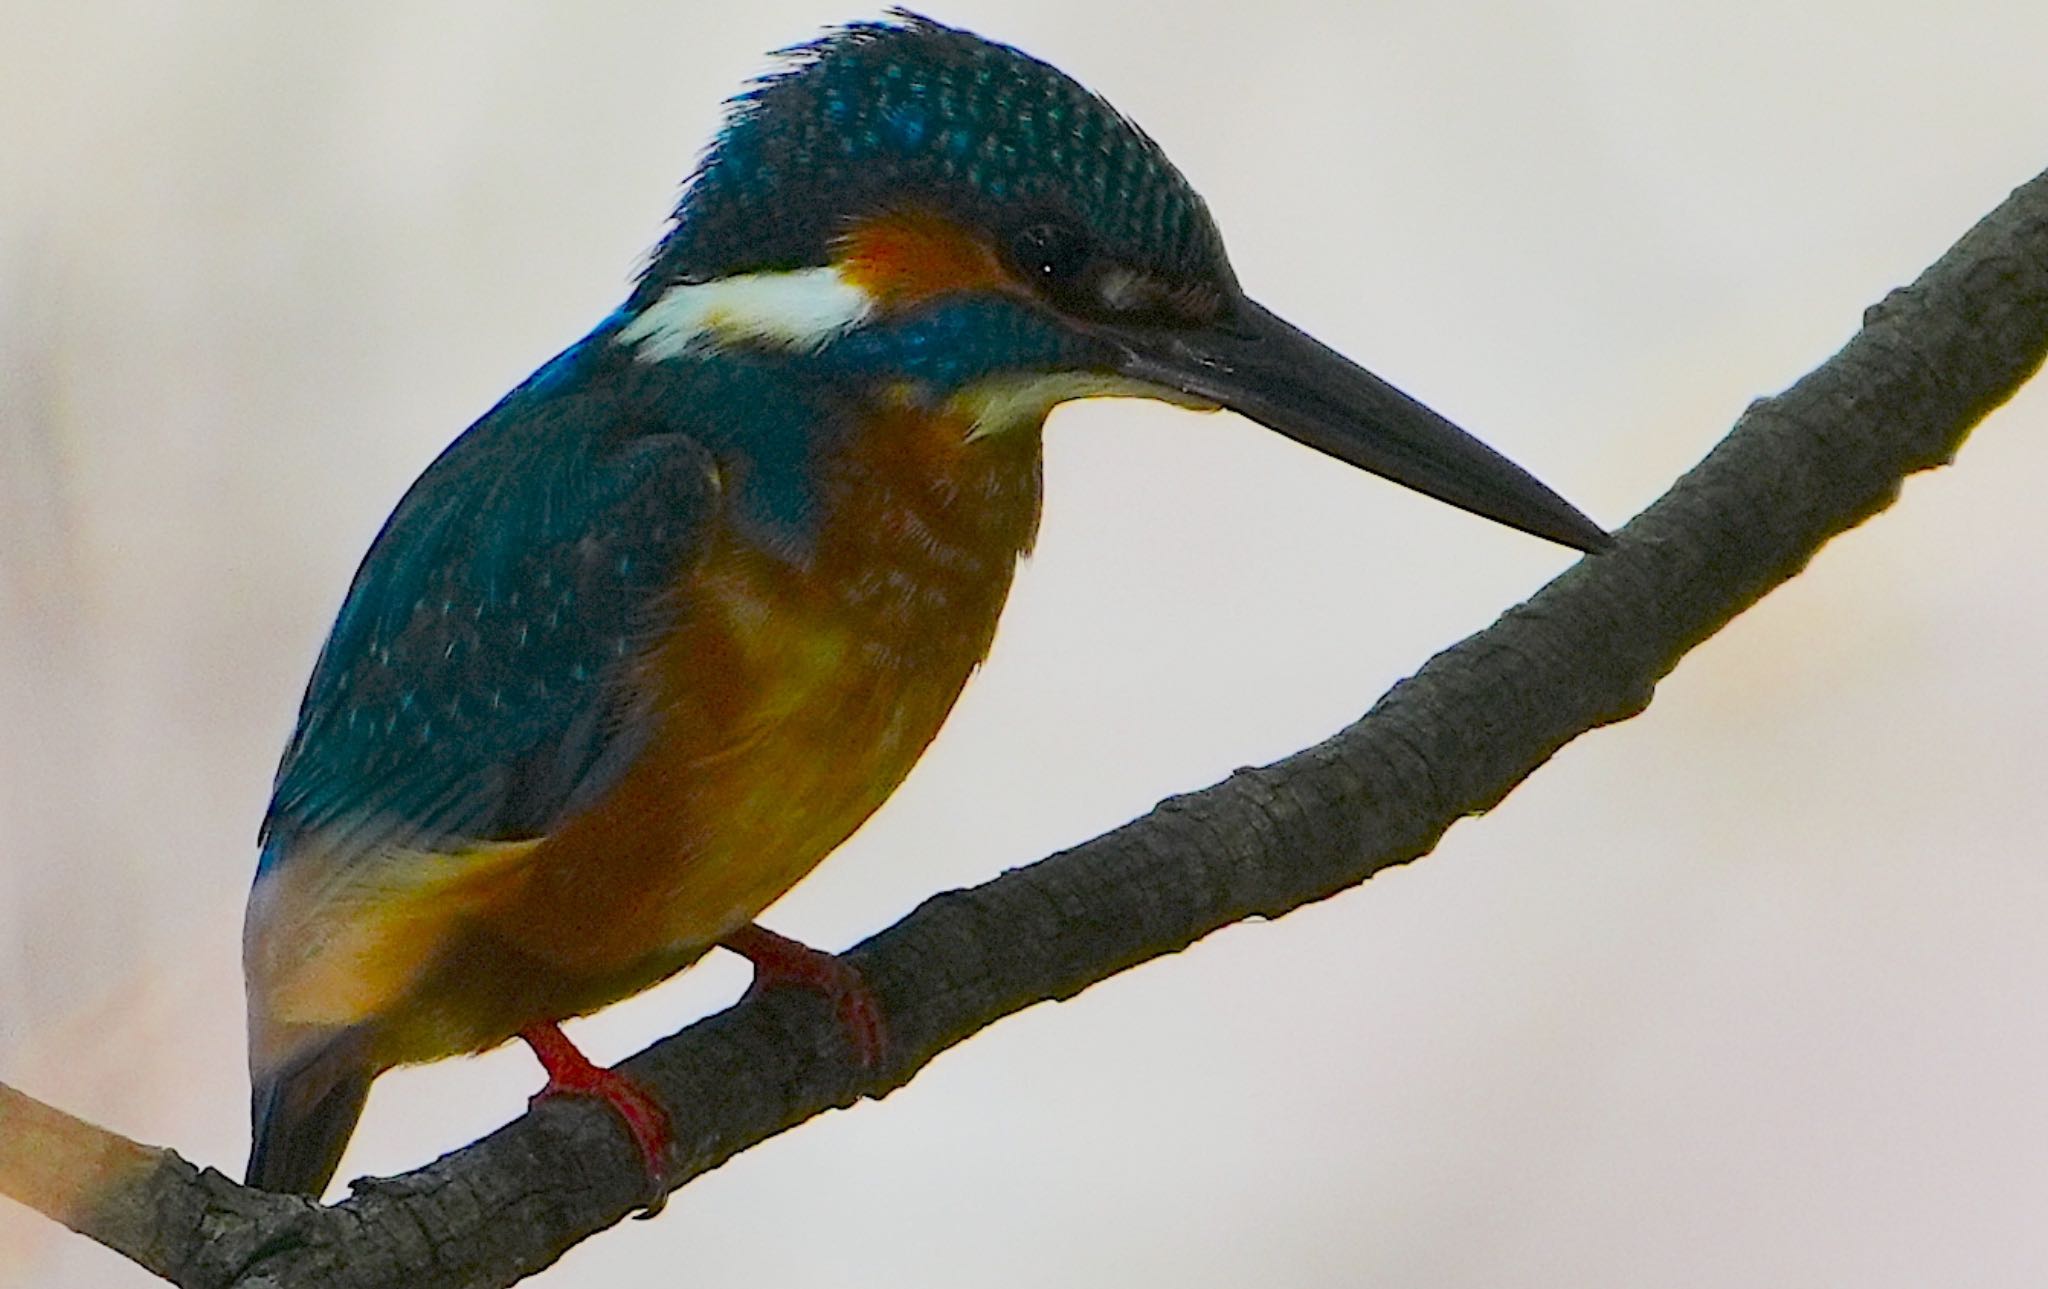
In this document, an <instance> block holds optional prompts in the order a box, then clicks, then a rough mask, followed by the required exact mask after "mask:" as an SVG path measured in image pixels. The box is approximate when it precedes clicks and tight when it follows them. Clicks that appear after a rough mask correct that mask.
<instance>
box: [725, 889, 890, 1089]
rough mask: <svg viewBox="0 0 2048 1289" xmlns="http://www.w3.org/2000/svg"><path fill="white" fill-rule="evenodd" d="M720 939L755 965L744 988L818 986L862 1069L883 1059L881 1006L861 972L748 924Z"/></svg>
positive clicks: (885, 1033)
mask: <svg viewBox="0 0 2048 1289" xmlns="http://www.w3.org/2000/svg"><path fill="white" fill-rule="evenodd" d="M719 943H721V944H723V945H724V946H725V947H726V948H728V949H730V950H732V951H733V952H734V953H737V954H739V955H740V956H741V957H743V958H745V959H746V960H747V961H749V962H751V963H753V964H754V983H753V986H752V988H750V989H748V990H747V992H748V993H752V992H754V990H756V989H773V988H774V987H775V986H777V985H801V986H803V987H804V988H806V989H815V990H817V991H818V992H819V993H822V994H824V995H825V997H827V998H829V999H831V1000H832V1007H833V1010H834V1011H836V1012H838V1013H839V1023H840V1025H841V1026H842V1027H844V1029H845V1030H846V1038H847V1041H848V1042H850V1043H852V1044H853V1053H854V1056H855V1057H856V1058H858V1059H859V1061H860V1064H861V1068H863V1069H869V1070H872V1069H874V1068H875V1067H876V1066H877V1065H879V1064H881V1062H882V1051H883V1049H884V1048H886V1047H887V1046H888V1041H889V1039H888V1031H887V1030H885V1029H884V1028H883V1027H882V1009H881V1007H880V1006H878V1005H877V1004H876V1002H875V996H874V994H873V993H871V992H869V990H868V982H867V981H865V980H862V979H861V978H860V972H858V971H856V970H854V969H853V968H852V967H849V966H847V965H846V964H845V963H844V962H842V961H840V960H839V959H838V958H835V957H833V956H832V955H831V954H829V953H823V952H821V951H819V950H817V949H813V948H811V947H810V946H809V945H807V944H799V943H798V942H797V941H795V940H792V939H790V938H789V937H788V936H782V935H777V934H775V933H774V932H773V931H770V930H768V929H767V928H765V927H762V926H757V925H754V924H752V923H749V924H748V925H746V926H743V927H741V928H740V929H739V930H737V931H735V932H733V933H732V934H731V935H729V936H727V937H726V938H725V939H724V940H722V941H720V942H719Z"/></svg>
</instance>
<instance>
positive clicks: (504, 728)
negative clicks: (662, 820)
mask: <svg viewBox="0 0 2048 1289" xmlns="http://www.w3.org/2000/svg"><path fill="white" fill-rule="evenodd" d="M600 347H601V348H605V349H608V348H609V346H601V344H600V342H599V341H598V339H597V338H596V337H593V338H592V339H591V340H587V341H585V342H584V343H583V344H582V345H579V346H578V347H577V348H575V349H571V350H570V351H568V352H567V353H565V354H564V355H563V356H562V357H560V358H558V359H556V360H555V362H553V363H551V364H549V365H548V366H547V367H544V368H542V369H541V371H540V372H539V373H537V374H536V375H535V376H534V377H533V378H532V379H531V380H529V381H528V382H527V383H526V384H525V385H523V386H521V387H520V388H519V389H517V390H514V391H513V392H512V393H511V394H510V395H508V396H507V397H506V398H505V399H504V401H503V402H501V403H500V404H499V405H498V406H497V407H495V408H493V409H492V410H491V411H490V412H489V413H487V414H486V415H485V416H484V417H483V418H482V419H481V420H479V421H478V422H477V423H476V424H475V425H473V426H472V427H470V429H469V430H468V431H466V432H465V433H464V434H463V435H462V437H460V438H459V439H457V440H456V441H455V442H454V443H453V444H452V445H450V447H449V448H448V450H447V451H446V452H444V453H443V454H442V455H441V457H440V458H439V459H438V460H437V461H435V462H434V464H433V465H432V466H430V467H429V468H428V469H427V471H426V472H425V473H424V474H423V475H421V477H420V478H419V480H418V481H417V482H416V483H415V484H414V485H413V487H412V488H411V490H410V491H409V492H407V494H406V496H405V498H404V499H403V500H402V501H401V502H400V503H399V505H398V508H397V509H396V510H395V511H394V512H393V513H392V515H391V518H390V519H389V520H388V521H386V523H385V526H384V530H383V531H382V532H381V533H380V534H379V535H378V537H377V540H376V542H375V543H374V544H373V545H372V546H371V548H370V552H369V554H368V555H367V556H366V557H365V558H364V560H363V564H362V567H361V568H360V569H359V570H358V571H357V574H356V578H355V582H354V584H353V585H352V586H351V587H350V590H349V594H348V598H347V600H346V601H345V602H344V604H343V606H342V609H341V613H340V616H339V618H338V619H337V620H336V622H335V625H334V630H333V632H332V634H331V635H330V636H329V638H328V641H327V644H326V647H325V649H323V651H322V652H321V655H320V660H319V662H318V664H317V665H316V666H315V668H314V671H313V676H312V679H311V681H310V682H309V684H308V686H307V689H306V696H305V701H304V703H303V705H302V707H301V709H300V713H299V722H298V728H297V731H296V732H295V733H294V735H293V737H292V740H291V743H290V745H289V746H288V747H287V749H286V751H285V755H284V760H283V763H282V764H281V765H280V767H279V769H278V777H277V783H276V790H275V793H274V795H273V797H272V801H271V806H270V811H269V814H268V816H267V817H266V819H265V821H264V832H265V837H266V841H267V842H268V844H267V845H266V847H265V850H264V866H265V868H266V869H267V868H268V867H270V866H271V865H272V864H273V863H275V862H277V860H278V859H279V857H280V856H282V855H284V854H285V853H287V852H288V851H289V850H290V849H291V848H292V843H293V841H294V839H296V838H298V837H301V836H304V835H306V834H308V833H311V832H315V831H317V832H320V833H321V834H322V835H323V848H325V849H328V850H329V851H330V852H332V850H333V849H334V848H335V843H336V841H337V840H338V839H340V838H345V839H346V840H345V842H344V844H343V845H342V846H341V847H340V849H342V850H344V851H350V852H358V853H361V852H367V851H369V850H371V849H375V848H381V847H386V846H391V845H402V846H406V847H414V846H418V847H421V848H423V849H429V850H432V849H439V848H441V847H440V845H439V843H443V842H446V841H449V840H451V839H457V840H460V841H462V842H488V841H499V840H513V839H518V838H525V837H533V836H539V835H542V834H544V833H545V832H547V831H548V830H549V829H550V827H551V826H552V825H554V824H555V823H557V822H558V821H559V820H560V819H562V818H563V817H564V816H566V815H567V814H570V813H573V812H574V811H575V810H576V809H578V808H579V807H580V806H582V805H583V804H586V803H588V802H589V801H591V800H593V799H594V798H595V797H596V796H598V795H601V794H602V792H603V791H604V790H605V789H606V788H607V787H608V786H610V785H611V784H612V783H614V782H615V781H616V779H617V777H618V776H619V775H620V774H621V773H622V772H623V771H624V770H625V768H626V767H627V766H628V765H630V764H631V762H632V760H633V757H634V755H635V753H637V751H638V750H639V748H640V747H641V746H642V745H643V744H644V742H645V739H646V737H647V734H648V732H649V726H650V724H651V721H652V717H651V715H650V714H649V713H648V712H647V711H646V710H645V702H644V699H643V697H642V695H641V693H640V692H639V689H638V687H637V686H636V684H635V683H634V674H633V673H634V669H635V667H636V665H637V664H638V663H639V662H640V660H641V659H643V658H644V657H645V655H646V652H647V649H648V648H649V646H650V645H651V644H653V643H654V642H655V641H657V640H659V639H660V638H661V637H662V636H663V635H664V634H665V632H666V631H667V630H668V629H669V628H670V627H671V626H672V625H673V621H674V619H675V616H676V615H677V614H678V613H680V612H682V611H684V607H685V606H683V605H682V604H681V603H680V596H679V594H678V588H679V586H680V584H681V583H682V582H683V580H684V578H685V575H686V573H687V570H688V566H689V564H690V563H691V561H692V560H693V559H695V558H696V556H697V554H698V553H699V551H700V549H701V545H702V538H703V536H704V533H705V530H706V528H707V526H708V521H709V519H710V518H711V516H712V514H713V511H714V509H715V507H716V506H717V497H718V482H717V478H718V476H717V470H716V467H715V465H714V463H713V460H712V457H711V456H710V454H709V453H708V451H707V450H706V449H705V448H704V447H703V446H702V444H701V443H700V442H699V441H698V439H697V438H695V437H693V436H691V435H689V434H687V433H684V432H682V431H681V430H679V429H678V428H676V425H675V422H674V421H673V420H671V419H669V418H668V414H666V413H664V411H663V402H664V401H667V400H656V399H653V398H651V397H649V396H648V395H649V391H646V390H645V389H644V388H643V389H640V390H639V391H638V394H637V396H628V395H629V394H632V393H633V388H632V386H631V384H630V383H626V384H621V383H620V382H617V381H607V380H603V379H586V378H584V373H583V372H582V371H581V368H583V367H587V366H589V365H590V364H592V363H593V362H600V361H603V360H604V358H605V357H606V355H603V354H598V355H595V356H593V354H592V353H591V351H593V350H597V349H599V348H600Z"/></svg>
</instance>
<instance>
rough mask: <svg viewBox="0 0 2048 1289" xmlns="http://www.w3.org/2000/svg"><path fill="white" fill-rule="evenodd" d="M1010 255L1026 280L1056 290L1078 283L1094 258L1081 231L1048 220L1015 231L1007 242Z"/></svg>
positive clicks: (1069, 225) (1068, 225)
mask: <svg viewBox="0 0 2048 1289" xmlns="http://www.w3.org/2000/svg"><path fill="white" fill-rule="evenodd" d="M1010 254H1011V256H1012V257H1013V258H1014V259H1015V261H1016V264H1017V267H1018V268H1019V269H1020V270H1022V271H1023V273H1024V275H1025V277H1027V278H1029V279H1030V280H1031V281H1033V282H1036V283H1038V284H1039V285H1040V286H1045V287H1052V288H1055V289H1057V288H1061V287H1068V286H1071V285H1073V284H1074V283H1075V282H1077V281H1078V280H1079V279H1080V277H1081V274H1082V272H1083V271H1084V270H1085V269H1087V267H1088V264H1089V261H1090V260H1091V259H1092V258H1093V254H1092V252H1091V250H1090V248H1089V246H1088V239H1087V237H1086V236H1085V235H1084V234H1083V233H1082V232H1081V230H1079V229H1077V228H1075V227H1074V226H1072V225H1071V224H1061V223H1055V222H1053V221H1051V220H1041V221H1040V222H1038V223H1035V224H1026V225H1025V226H1024V227H1022V228H1020V229H1018V230H1017V232H1016V234H1015V235H1014V236H1013V237H1011V239H1010Z"/></svg>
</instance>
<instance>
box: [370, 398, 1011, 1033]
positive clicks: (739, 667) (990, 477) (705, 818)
mask: <svg viewBox="0 0 2048 1289" xmlns="http://www.w3.org/2000/svg"><path fill="white" fill-rule="evenodd" d="M1038 485H1039V457H1038V435H1037V434H1036V433H1035V431H1030V430H1027V431H1025V432H1019V433H1013V434H1007V435H1003V436H1001V437H999V438H995V439H989V440H982V441H977V442H972V443H970V442H968V441H967V439H966V436H965V434H964V433H963V431H962V427H961V426H960V425H959V424H958V423H957V422H950V421H940V420H938V419H936V418H913V417H911V416H908V415H904V416H901V417H899V418H895V419H894V420H893V422H892V423H885V424H882V425H879V426H876V427H874V428H873V429H872V430H871V432H869V433H867V434H865V435H863V436H861V439H860V441H859V442H858V443H856V444H855V445H854V447H853V448H852V449H850V450H849V452H848V454H847V455H846V457H845V458H844V459H842V460H840V461H838V462H836V463H834V469H833V473H832V475H831V476H830V483H829V486H828V487H827V488H826V489H825V493H824V501H825V511H826V516H827V517H826V519H825V520H824V521H823V523H822V524H821V528H820V532H821V536H820V539H819V541H818V544H817V547H816V549H815V551H814V553H813V555H812V558H811V559H809V560H808V561H806V562H804V563H802V564H795V563H791V562H787V561H784V560H781V559H778V558H775V557H773V556H770V555H768V554H765V553H763V552H761V551H760V550H758V549H756V548H754V547H752V546H751V545H749V544H748V543H747V542H746V541H744V540H743V539H742V538H740V537H739V536H737V535H735V534H733V533H731V532H730V531H722V532H720V533H719V534H717V535H715V536H714V537H713V538H712V540H711V542H710V543H709V548H708V550H707V552H706V555H705V557H704V558H703V560H702V561H700V562H699V563H698V565H697V566H696V567H695V568H694V569H693V571H692V573H691V575H690V577H689V579H688V581H687V582H686V584H685V585H684V586H682V587H680V588H679V594H680V596H681V597H682V599H681V603H682V606H683V608H682V622H681V624H680V626H679V628H678V630H677V631H676V632H675V634H674V635H673V636H672V637H671V638H670V639H669V640H667V641H666V642H664V644H663V645H662V647H660V648H659V649H658V650H657V651H656V652H655V653H654V655H653V657H652V658H651V659H650V660H649V663H648V666H647V669H646V674H645V676H644V678H643V683H644V684H645V685H646V686H647V690H648V694H649V698H650V701H651V702H653V703H654V704H655V705H656V709H657V711H658V713H659V727H658V733H657V734H656V735H655V737H654V739H653V740H652V742H651V743H650V745H649V746H648V747H647V749H646V750H645V751H644V752H643V753H642V754H641V756H640V758H639V760H638V761H637V762H636V763H635V764H634V766H633V767H632V768H631V769H630V770H629V771H628V772H627V774H626V775H625V776H624V778H623V779H622V780H621V782H620V784H619V786H618V787H617V788H616V789H615V790H614V791H613V792H612V793H611V794H609V795H608V796H607V797H606V798H605V799H603V800H602V801H599V802H598V803H596V804H595V805H593V806H592V807H591V808H590V809H589V810H588V811H586V812H585V813H584V814H582V815H580V816H579V817H577V818H576V819H574V820H572V821H570V822H569V823H568V824H567V825H566V826H564V827H563V828H562V829H561V830H560V831H558V832H556V833H555V834H553V835H551V836H549V837H547V838H545V839H543V840H541V841H540V843H539V844H538V845H536V846H535V847H534V848H533V850H532V851H531V853H530V854H529V855H527V856H526V857H525V859H524V860H523V862H521V863H520V864H519V866H518V868H519V871H518V872H517V873H516V874H515V875H511V876H510V877H509V878H508V879H507V880H503V881H501V882H498V883H496V884H495V885H494V887H493V893H492V895H491V897H490V898H489V899H488V900H487V901H486V903H485V907H483V908H481V909H477V910H473V911H472V912H470V913H469V914H468V915H467V916H466V917H465V919H464V926H463V928H462V929H461V930H460V931H459V932H457V933H456V934H454V935H452V936H451V937H450V942H449V947H448V949H447V951H446V952H445V953H444V954H443V955H442V956H441V960H440V962H439V963H438V964H437V966H436V967H435V968H433V969H430V970H429V971H428V972H427V973H426V974H425V975H424V976H423V977H422V978H421V979H420V980H419V981H418V984H417V987H416V988H415V989H414V990H413V991H411V997H410V998H409V999H408V1000H406V1001H405V1002H404V1003H402V1004H401V1005H400V1006H398V1007H396V1008H393V1009H391V1011H390V1012H388V1013H387V1014H386V1039H385V1041H384V1043H383V1044H381V1047H382V1048H383V1055H384V1057H385V1058H386V1059H387V1060H388V1061H390V1062H391V1063H398V1062H404V1061H418V1060H428V1059H433V1058H435V1057H438V1056H441V1055H446V1054H449V1053H451V1052H456V1051H464V1050H475V1049H477V1048H482V1047H488V1046H491V1045H493V1044H495V1043H497V1042H500V1041H502V1040H503V1039H505V1038H507V1037H509V1036H510V1035H511V1034H512V1033H513V1032H515V1031H516V1030H517V1029H519V1028H520V1027H522V1026H524V1025H526V1024H529V1023H531V1022H533V1021H535V1020H538V1019H560V1018H562V1017H565V1016H570V1015H577V1014H581V1013H584V1012H588V1011H592V1010H595V1009H596V1008H598V1007H601V1006H604V1005H605V1004H607V1003H610V1002H613V1001H616V1000H617V999H619V998H622V997H625V996H627V995H630V994H632V993H634V992H637V991H638V990H640V989H643V988H646V987H647V986H648V985H649V984H652V983H654V982H655V981H657V980H659V979H661V978H663V977H665V976H667V975H669V974H671V973H673V972H675V971H677V970H680V969H681V968H683V967H685V966H688V965H689V964H690V963H691V962H692V961H694V960H695V959H696V958H697V957H699V956H701V955H702V954H703V953H704V952H706V951H707V950H708V949H709V948H710V947H711V946H713V945H715V944H716V943H717V942H718V941H719V940H720V939H722V938H723V937H724V936H726V935H728V934H729V933H731V932H732V931H733V930H735V929H737V928H739V927H741V926H743V925H745V924H746V923H748V922H750V921H752V920H753V919H754V917H755V916H756V915H757V914H759V913H760V912H761V910H762V909H764V908H766V907H767V906H768V905H769V904H771V903H773V902H774V901H775V900H776V899H777V898H779V897H780V896H781V895H782V894H783V893H784V892H786V891H787V890H788V889H789V888H790V887H791V886H794V885H795V884H796V883H797V882H798V881H799V880H801V879H802V878H803V876H804V875H805V874H806V873H808V872H809V871H810V870H811V869H812V868H813V867H815V866H816V865H817V864H818V862H819V861H821V860H822V859H824V858H825V856H826V855H827V854H829V853H830V852H831V851H832V850H833V849H834V848H836V847H837V846H838V845H839V844H840V843H841V842H843V841H844V840H845V839H846V838H847V837H848V836H850V835H851V834H852V833H853V831H854V830H855V829H856V828H858V827H859V826H860V825H861V823H862V822H863V821H865V820H866V819H867V818H868V816H869V815H871V814H872V813H873V812H874V811H875V809H876V808H877V807H879V806H880V805H881V804H882V802H883V801H884V800H886V799H887V797H888V796H889V794H890V793H891V792H892V791H894V790H895V788H896V787H897V785H898V784H900V783H901V782H902V781H903V779H904V777H905V776H906V775H907V774H909V772H910V769H911V767H912V766H913V765H914V764H916V761H917V758H918V757H919V755H920V754H921V753H922V752H923V751H924V749H925V747H926V745H927V744H929V743H930V741H931V740H932V738H933V737H934V736H935V735H936V734H937V733H938V730H939V726H940V725H941V724H942V723H943V722H944V720H945V718H946V715H947V713H948V712H949V711H951V709H952V706H953V703H954V701H955V700H956V699H957V698H958V697H959V694H960V691H961V689H962V687H963V686H964V685H965V684H966V682H967V679H968V677H969V676H970V675H971V674H972V672H973V670H974V668H975V667H976V666H977V665H979V663H980V662H981V660H982V659H983V658H984V657H985V656H986V655H987V652H988V647H989V644H990V642H991V641H992V639H993V637H994V633H995V626H996V619H997V617H998V616H999V615H1000V613H1001V610H1002V605H1003V602H1004V600H1005V598H1006V597H1007V595H1008V591H1009V586H1010V581H1011V577H1012V575H1013V573H1014V571H1015V567H1016V562H1017V559H1018V557H1019V556H1020V554H1022V553H1023V552H1024V551H1025V550H1026V549H1028V547H1029V545H1030V543H1031V540H1032V538H1033V536H1034V535H1035V533H1036V528H1037V520H1038V499H1039V488H1038Z"/></svg>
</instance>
